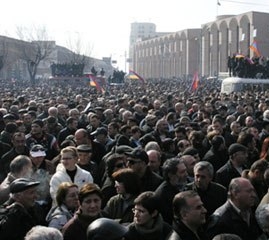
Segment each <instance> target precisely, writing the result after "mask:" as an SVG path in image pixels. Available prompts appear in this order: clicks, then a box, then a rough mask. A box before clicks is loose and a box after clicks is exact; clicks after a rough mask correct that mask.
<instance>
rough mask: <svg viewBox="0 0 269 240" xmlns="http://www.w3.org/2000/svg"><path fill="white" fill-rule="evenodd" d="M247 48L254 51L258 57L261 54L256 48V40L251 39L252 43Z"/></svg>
mask: <svg viewBox="0 0 269 240" xmlns="http://www.w3.org/2000/svg"><path fill="white" fill-rule="evenodd" d="M249 48H250V49H251V50H252V51H253V52H254V54H255V55H256V56H257V57H260V56H261V53H260V51H259V49H258V44H257V41H253V43H252V44H251V45H250V46H249Z"/></svg>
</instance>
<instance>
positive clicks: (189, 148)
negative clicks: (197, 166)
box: [182, 146, 200, 162]
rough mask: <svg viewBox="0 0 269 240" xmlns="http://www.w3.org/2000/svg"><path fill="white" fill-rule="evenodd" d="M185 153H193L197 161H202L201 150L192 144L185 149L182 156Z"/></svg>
mask: <svg viewBox="0 0 269 240" xmlns="http://www.w3.org/2000/svg"><path fill="white" fill-rule="evenodd" d="M184 155H191V156H193V157H194V158H195V161H196V162H199V161H200V156H199V151H198V150H197V149H196V148H194V147H192V146H191V147H187V148H186V149H185V151H184V152H183V153H182V156H184Z"/></svg>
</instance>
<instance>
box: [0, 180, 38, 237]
mask: <svg viewBox="0 0 269 240" xmlns="http://www.w3.org/2000/svg"><path fill="white" fill-rule="evenodd" d="M37 185H39V182H34V181H31V180H29V179H27V178H18V179H16V180H14V181H13V182H12V183H11V185H10V192H11V194H12V195H11V199H10V204H9V205H8V206H7V207H5V208H2V209H1V215H2V214H3V215H4V216H3V217H1V221H0V236H1V240H23V239H24V237H25V235H26V233H27V232H28V231H29V230H30V229H31V228H32V227H33V226H35V225H40V224H41V222H40V221H39V220H38V217H37V213H36V211H34V206H35V200H36V197H37V194H36V187H37ZM12 202H13V203H12Z"/></svg>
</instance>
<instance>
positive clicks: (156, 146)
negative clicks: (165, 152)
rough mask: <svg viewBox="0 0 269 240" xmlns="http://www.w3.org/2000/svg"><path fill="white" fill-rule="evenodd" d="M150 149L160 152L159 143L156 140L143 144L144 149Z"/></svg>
mask: <svg viewBox="0 0 269 240" xmlns="http://www.w3.org/2000/svg"><path fill="white" fill-rule="evenodd" d="M150 150H156V151H158V152H161V148H160V146H159V144H158V143H157V142H156V141H149V142H147V143H146V145H145V151H146V152H148V151H150Z"/></svg>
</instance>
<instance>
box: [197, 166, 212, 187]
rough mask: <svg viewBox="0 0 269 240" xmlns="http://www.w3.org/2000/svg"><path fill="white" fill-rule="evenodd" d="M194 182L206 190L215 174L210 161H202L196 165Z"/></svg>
mask: <svg viewBox="0 0 269 240" xmlns="http://www.w3.org/2000/svg"><path fill="white" fill-rule="evenodd" d="M193 171H194V182H195V185H196V186H197V187H198V188H200V189H201V190H206V189H207V188H208V185H209V183H210V182H211V181H212V179H213V176H214V168H213V166H212V164H211V163H210V162H207V161H201V162H198V163H196V164H195V165H194V169H193Z"/></svg>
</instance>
